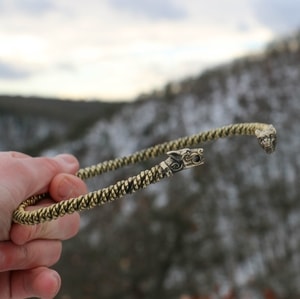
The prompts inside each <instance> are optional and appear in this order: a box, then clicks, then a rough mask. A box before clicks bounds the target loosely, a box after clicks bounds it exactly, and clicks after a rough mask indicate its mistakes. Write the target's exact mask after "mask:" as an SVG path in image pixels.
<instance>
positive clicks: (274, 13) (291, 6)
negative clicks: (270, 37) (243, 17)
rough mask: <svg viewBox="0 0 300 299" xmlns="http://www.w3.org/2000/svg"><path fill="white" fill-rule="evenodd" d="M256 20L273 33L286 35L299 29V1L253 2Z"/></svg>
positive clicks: (270, 0) (262, 0) (273, 0)
mask: <svg viewBox="0 0 300 299" xmlns="http://www.w3.org/2000/svg"><path fill="white" fill-rule="evenodd" d="M252 4H253V8H254V12H255V15H256V17H257V19H258V20H259V21H260V22H261V23H262V24H264V25H266V26H268V27H269V28H271V30H273V31H274V32H275V33H279V34H282V33H286V32H289V31H291V30H292V31H294V30H296V29H298V28H300V18H299V12H300V1H299V0H284V1H282V0H253V1H252Z"/></svg>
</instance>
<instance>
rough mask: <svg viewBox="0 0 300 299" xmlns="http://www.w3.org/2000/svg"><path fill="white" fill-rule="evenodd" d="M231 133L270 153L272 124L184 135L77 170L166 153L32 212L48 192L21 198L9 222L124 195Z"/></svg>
mask: <svg viewBox="0 0 300 299" xmlns="http://www.w3.org/2000/svg"><path fill="white" fill-rule="evenodd" d="M234 135H254V136H256V137H257V139H258V142H259V144H260V145H261V147H262V148H263V149H264V150H265V151H266V153H272V152H273V151H274V150H275V147H276V130H275V128H274V127H273V126H272V125H268V124H264V123H240V124H232V125H228V126H224V127H221V128H217V129H213V130H209V131H206V132H202V133H199V134H195V135H192V136H186V137H183V138H179V139H176V140H173V141H169V142H165V143H162V144H158V145H155V146H153V147H149V148H147V149H144V150H141V151H138V152H136V153H134V154H132V155H129V156H125V157H121V158H116V159H114V160H109V161H105V162H103V163H100V164H97V165H92V166H90V167H86V168H83V169H80V170H79V171H78V172H77V173H76V175H77V176H78V177H79V178H81V179H88V178H91V177H94V176H97V175H100V174H102V173H105V172H108V171H112V170H116V169H118V168H121V167H124V166H126V165H129V164H134V163H138V162H141V161H145V160H148V159H150V158H154V157H157V156H160V155H162V154H165V153H167V154H168V158H167V159H166V160H164V161H162V162H161V163H159V164H157V165H155V166H153V167H152V168H150V169H146V170H143V171H142V172H140V173H139V174H137V175H136V176H133V177H129V178H128V179H125V180H121V181H118V182H117V183H115V184H113V185H111V186H109V187H106V188H103V189H100V190H97V191H93V192H90V193H87V194H85V195H81V196H79V197H76V198H70V199H68V200H65V201H62V202H58V203H55V204H53V205H50V206H48V207H44V208H39V209H37V210H33V211H26V210H25V209H26V208H27V207H28V206H32V205H34V204H36V203H37V202H38V201H40V200H41V199H43V198H46V197H49V194H47V193H44V194H39V195H34V196H32V197H30V198H28V199H26V200H25V201H23V202H22V203H21V204H20V205H19V207H18V208H17V209H16V210H15V211H14V213H13V221H14V222H16V223H20V224H27V225H34V224H38V223H42V222H45V221H51V220H54V219H57V218H58V217H61V216H64V215H66V214H72V213H74V212H75V211H81V210H84V209H90V208H93V207H95V206H97V205H102V204H105V203H107V202H110V201H114V200H115V199H118V198H121V197H123V196H124V195H126V194H131V193H133V192H135V191H137V190H140V189H142V188H145V187H147V186H148V185H150V184H153V183H156V182H158V181H160V180H162V179H163V178H166V177H169V176H171V175H173V174H175V173H176V172H178V171H181V170H183V169H187V168H190V167H194V166H198V165H202V164H203V149H201V148H195V149H189V148H187V147H191V146H195V145H198V144H201V143H204V142H207V141H212V140H215V139H219V138H224V137H230V136H234Z"/></svg>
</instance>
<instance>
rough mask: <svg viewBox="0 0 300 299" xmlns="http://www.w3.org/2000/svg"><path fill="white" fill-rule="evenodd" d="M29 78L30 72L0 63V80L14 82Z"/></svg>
mask: <svg viewBox="0 0 300 299" xmlns="http://www.w3.org/2000/svg"><path fill="white" fill-rule="evenodd" d="M30 76H31V72H30V71H28V70H24V69H19V68H17V67H15V66H14V65H10V64H8V63H5V62H1V61H0V79H6V80H12V79H13V80H14V79H24V78H27V77H30Z"/></svg>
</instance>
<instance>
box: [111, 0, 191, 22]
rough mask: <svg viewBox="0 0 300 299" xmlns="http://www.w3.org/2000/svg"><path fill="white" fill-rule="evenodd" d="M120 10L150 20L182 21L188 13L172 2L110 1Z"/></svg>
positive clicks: (159, 0)
mask: <svg viewBox="0 0 300 299" xmlns="http://www.w3.org/2000/svg"><path fill="white" fill-rule="evenodd" d="M109 3H110V4H112V5H113V6H114V7H115V8H117V9H118V10H125V11H129V12H131V13H134V14H139V15H142V16H145V17H147V18H150V19H182V18H184V17H185V16H186V12H185V11H184V10H183V9H182V8H181V7H179V6H178V5H176V4H175V3H174V2H173V1H172V0H163V1H162V0H143V1H141V0H110V1H109Z"/></svg>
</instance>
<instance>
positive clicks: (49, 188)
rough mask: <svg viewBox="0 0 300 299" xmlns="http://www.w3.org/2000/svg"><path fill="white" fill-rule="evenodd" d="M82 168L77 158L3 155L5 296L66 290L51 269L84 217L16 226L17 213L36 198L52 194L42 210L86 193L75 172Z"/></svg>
mask: <svg viewBox="0 0 300 299" xmlns="http://www.w3.org/2000/svg"><path fill="white" fill-rule="evenodd" d="M78 168H79V165H78V162H77V160H76V159H75V158H74V157H73V156H71V155H59V156H57V157H55V158H32V157H30V156H27V155H25V154H22V153H16V152H2V153H0V297H1V298H3V299H8V298H10V299H23V298H28V297H41V298H45V299H46V298H53V297H54V296H55V295H56V294H57V292H58V290H59V288H60V277H59V275H58V273H56V272H55V271H54V270H51V269H49V268H48V267H50V266H52V265H53V264H55V263H56V262H57V261H58V259H59V257H60V254H61V250H62V244H61V240H65V239H68V238H70V237H72V236H74V235H75V234H76V233H77V231H78V229H79V215H78V213H75V214H72V215H67V216H65V217H62V218H59V219H57V220H55V221H51V222H46V223H43V224H38V225H35V226H27V225H19V224H12V222H11V221H12V213H13V211H14V210H15V209H16V208H17V206H18V205H19V204H20V203H21V202H22V201H23V200H24V199H26V198H28V197H29V196H31V195H34V194H39V193H44V192H49V193H50V195H51V198H52V199H51V200H50V199H48V200H44V201H43V202H40V203H39V204H38V205H37V206H36V207H32V208H38V207H42V206H45V205H49V203H53V200H54V201H61V200H65V199H67V198H70V197H76V196H78V195H80V194H83V193H86V191H87V190H86V186H85V184H84V183H83V182H82V181H81V180H80V179H79V178H77V177H75V176H74V175H72V174H74V173H75V172H76V171H77V170H78Z"/></svg>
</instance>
